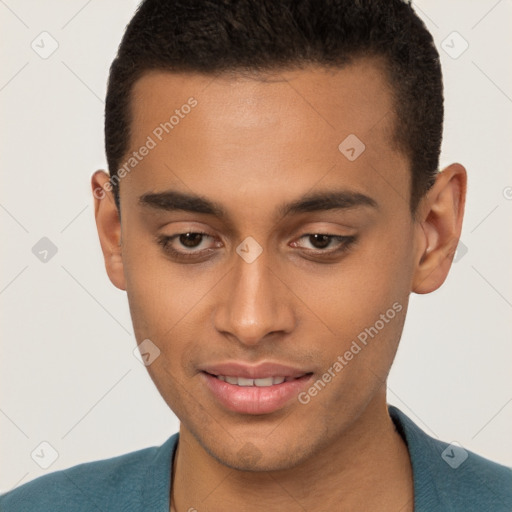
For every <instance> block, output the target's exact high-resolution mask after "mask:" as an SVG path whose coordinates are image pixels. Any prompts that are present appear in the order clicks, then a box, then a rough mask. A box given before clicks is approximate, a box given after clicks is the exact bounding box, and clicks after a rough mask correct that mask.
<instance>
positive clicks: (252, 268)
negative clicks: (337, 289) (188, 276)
mask: <svg viewBox="0 0 512 512" xmlns="http://www.w3.org/2000/svg"><path fill="white" fill-rule="evenodd" d="M277 274H278V273H277V272H276V269H275V268H274V269H272V266H271V265H269V261H268V259H267V257H266V256H265V254H264V253H262V254H261V255H260V256H259V257H258V258H257V259H256V260H255V261H252V262H251V263H248V262H247V261H244V260H243V259H242V258H239V257H238V256H237V257H236V258H235V267H234V269H233V271H232V272H230V273H229V278H228V279H226V280H225V281H224V287H223V289H222V291H221V294H220V296H221V299H220V303H219V305H218V306H217V308H216V310H215V312H214V325H215V328H216V329H217V330H218V331H219V332H221V333H223V334H225V335H231V337H234V338H236V339H237V340H238V342H239V343H241V344H243V345H246V346H255V345H258V344H259V343H261V342H262V341H263V340H264V339H268V337H269V336H270V335H271V334H274V335H276V336H277V335H278V334H280V335H283V334H287V333H290V332H291V331H292V330H293V328H294V326H295V323H296V319H295V315H294V312H293V305H292V296H293V294H292V293H291V292H290V290H289V289H288V288H287V287H286V285H285V284H284V283H283V279H282V278H280V277H279V276H278V275H277Z"/></svg>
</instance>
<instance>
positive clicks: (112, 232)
mask: <svg viewBox="0 0 512 512" xmlns="http://www.w3.org/2000/svg"><path fill="white" fill-rule="evenodd" d="M91 186H92V195H93V196H94V216H95V218H96V227H97V229H98V235H99V238H100V244H101V250H102V252H103V258H104V259H105V268H106V269H107V274H108V277H109V278H110V281H112V284H113V285H114V286H116V287H117V288H119V289H120V290H126V283H125V278H124V268H123V257H122V247H121V220H120V217H119V211H118V210H117V206H116V203H115V201H114V194H113V191H112V183H111V182H110V179H109V176H108V174H107V173H106V172H104V171H96V172H95V173H94V174H93V175H92V178H91Z"/></svg>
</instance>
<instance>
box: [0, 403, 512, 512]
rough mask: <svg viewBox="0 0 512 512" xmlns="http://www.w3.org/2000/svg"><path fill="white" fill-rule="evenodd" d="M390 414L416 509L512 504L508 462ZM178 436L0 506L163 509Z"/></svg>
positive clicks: (51, 510)
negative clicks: (407, 461) (404, 450)
mask: <svg viewBox="0 0 512 512" xmlns="http://www.w3.org/2000/svg"><path fill="white" fill-rule="evenodd" d="M389 413H390V415H391V417H392V419H393V421H394V423H395V425H396V428H397V430H398V432H399V433H400V434H401V435H402V437H403V438H404V440H405V442H406V443H407V446H408V449H409V454H410V457H411V461H412V469H413V476H414V510H415V512H438V511H439V512H440V511H443V512H448V511H449V512H459V511H460V512H472V511H475V512H476V511H478V512H486V511H489V512H511V511H512V469H510V468H507V467H505V466H501V465H499V464H496V463H494V462H491V461H490V460H487V459H484V458H483V457H480V456H479V455H476V454H474V453H472V452H469V451H465V450H464V449H462V448H458V447H456V446H455V447H454V446H451V445H448V443H444V442H442V441H438V440H436V439H433V438H432V437H430V436H428V435H427V434H425V432H423V431H422V430H421V429H420V428H419V427H418V426H417V425H415V424H414V423H413V422H412V420H410V419H409V418H408V417H407V416H406V415H405V414H404V413H403V412H401V411H400V410H399V409H397V408H396V407H393V406H389ZM178 439H179V436H178V434H174V435H173V436H171V437H170V438H169V439H168V440H167V441H166V442H165V443H164V444H163V445H162V446H160V447H153V448H146V449H143V450H139V451H136V452H132V453H128V454H126V455H121V456H119V457H114V458H111V459H106V460H102V461H96V462H88V463H86V464H80V465H78V466H74V467H72V468H69V469H65V470H62V471H56V472H54V473H50V474H48V475H45V476H42V477H39V478H36V479H35V480H32V481H31V482H28V483H26V484H24V485H21V486H20V487H17V488H16V489H14V490H12V491H9V492H8V493H6V494H3V495H2V496H0V512H86V511H87V512H117V511H125V512H126V511H129V512H139V511H140V512H169V495H170V486H171V467H172V460H173V457H174V453H175V451H176V446H177V443H178ZM191 506H195V508H196V509H197V510H201V503H197V504H193V503H192V504H191Z"/></svg>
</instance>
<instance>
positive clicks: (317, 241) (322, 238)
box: [310, 235, 330, 249]
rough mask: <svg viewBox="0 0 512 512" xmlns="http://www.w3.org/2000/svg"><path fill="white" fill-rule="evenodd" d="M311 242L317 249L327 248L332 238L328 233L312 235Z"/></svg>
mask: <svg viewBox="0 0 512 512" xmlns="http://www.w3.org/2000/svg"><path fill="white" fill-rule="evenodd" d="M310 241H311V243H312V244H313V245H314V246H315V247H316V248H317V249H325V248H326V247H327V246H328V245H329V242H330V238H329V237H328V236H327V235H310Z"/></svg>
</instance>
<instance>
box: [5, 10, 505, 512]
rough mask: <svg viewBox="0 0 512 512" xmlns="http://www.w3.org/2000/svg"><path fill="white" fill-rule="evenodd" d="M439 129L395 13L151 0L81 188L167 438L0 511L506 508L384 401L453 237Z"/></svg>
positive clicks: (458, 206)
mask: <svg viewBox="0 0 512 512" xmlns="http://www.w3.org/2000/svg"><path fill="white" fill-rule="evenodd" d="M442 121H443V93H442V79H441V71H440V65H439V59H438V55H437V51H436V49H435V47H434V45H433V42H432V38H431V36H430V34H429V33H428V31H427V30H426V29H425V27H424V25H423V23H422V22H421V21H420V20H419V19H418V18H417V16H416V15H415V13H414V12H413V10H412V8H411V7H410V5H408V4H407V3H405V2H402V1H400V0H391V1H388V2H381V1H377V0H359V1H352V0H350V1H349V0H346V1H344V0H337V1H328V0H324V1H319V0H316V1H313V0H305V1H292V0H288V1H284V0H283V1H271V0H268V1H262V0H239V1H234V0H224V1H220V0H219V1H205V0H203V1H186V2H180V1H177V0H175V1H167V2H164V1H157V0H147V1H145V2H144V3H143V4H142V5H141V6H140V8H139V10H138V11H137V13H136V15H135V17H134V18H133V19H132V21H131V23H130V24H129V26H128V27H127V30H126V33H125V36H124V38H123V41H122V43H121V46H120V48H119V52H118V56H117V58H116V59H115V61H114V63H113V65H112V68H111V72H110V81H109V88H108V93H107V101H106V111H105V136H106V151H107V159H108V164H109V170H110V177H109V176H108V175H107V174H106V173H104V172H102V171H98V172H96V173H95V174H94V175H93V177H92V190H93V195H94V197H95V213H96V221H97V227H98V233H99V237H100V242H101V246H102V250H103V254H104V257H105V264H106V269H107V273H108V275H109V277H110V279H111V281H112V283H113V284H114V285H115V286H117V287H118V288H120V289H122V290H126V292H127V295H128V300H129V305H130V311H131V316H132V320H133V325H134V329H135V334H136V338H137V343H138V344H139V346H140V348H141V353H142V356H143V357H144V358H145V361H146V363H147V365H148V370H149V373H150V375H151V377H152V379H153V381H154V382H155V384H156V386H157V388H158V390H159V391H160V393H161V395H162V397H163V398H164V400H165V401H166V402H167V404H168V405H169V407H170V408H171V409H172V410H173V411H174V412H175V414H176V415H177V417H178V418H179V420H180V432H179V435H178V434H176V435H173V436H172V437H170V438H169V440H168V441H167V442H166V443H165V444H164V445H162V446H161V447H158V448H149V449H145V450H141V451H138V452H134V453H132V454H127V455H124V456H121V457H116V458H113V459H109V460H106V461H100V462H93V463H89V464H84V465H80V466H76V467H74V468H71V469H68V470H65V471H59V472H56V473H53V474H50V475H48V476H45V477H42V478H39V479H36V480H34V481H32V482H29V483H28V484H25V485H23V486H21V487H19V488H18V489H15V490H14V491H11V492H10V493H7V494H6V495H4V496H3V497H1V498H0V508H1V510H2V511H4V510H5V511H11V510H38V511H39V510H40V511H50V510H51V511H52V512H55V511H59V510H62V511H64V510H65V511H86V510H87V511H89V510H105V511H116V510H134V511H138V510H140V511H142V510H144V511H153V510H154V511H168V510H171V511H176V512H178V511H179V512H181V511H184V510H188V511H193V510H197V511H200V512H201V511H212V512H219V511H224V510H243V511H253V510H270V511H273V510H275V511H280V510H307V511H320V510H336V511H344V510H347V511H367V510H379V511H403V512H406V511H413V510H415V511H427V510H428V511H437V510H439V511H441V510H443V511H444V510H451V511H459V510H460V511H463V510H464V511H468V510H478V511H482V510H492V511H505V510H507V511H508V510H511V508H512V472H511V470H510V469H508V468H506V467H503V466H500V465H498V464H495V463H493V462H491V461H488V460H485V459H483V458H481V457H479V456H478V455H476V454H474V453H469V452H466V451H465V450H462V449H459V448H458V447H456V446H452V445H448V444H447V443H443V442H441V441H438V440H434V439H432V438H430V437H428V436H427V435H426V434H425V433H423V432H422V431H421V430H420V429H419V428H418V427H417V426H416V425H415V424H414V423H413V422H412V421H411V420H410V419H409V418H407V416H405V415H404V414H403V413H402V412H401V411H399V410H398V409H396V408H393V407H388V406H387V402H386V379H387V375H388V373H389V370H390V367H391V364H392V361H393V358H394V356H395V353H396V350H397V347H398V343H399V340H400V336H401V333H402V328H403V324H404V320H405V315H406V311H407V305H408V298H409V295H410V293H411V292H414V293H429V292H432V291H434V290H436V289H437V288H439V287H440V286H441V284H442V283H443V282H444V280H445V278H446V276H447V273H448V271H449V268H450V265H451V261H452V258H453V255H454V251H455V248H456V246H457V241H458V238H459V235H460V232H461V225H462V217H463V210H464V200H465V191H466V172H465V170H464V168H463V167H462V166H461V165H460V164H452V165H450V166H448V167H447V168H445V169H444V170H443V171H442V172H438V158H439V150H440V143H441V136H442ZM148 428H149V426H148Z"/></svg>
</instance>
